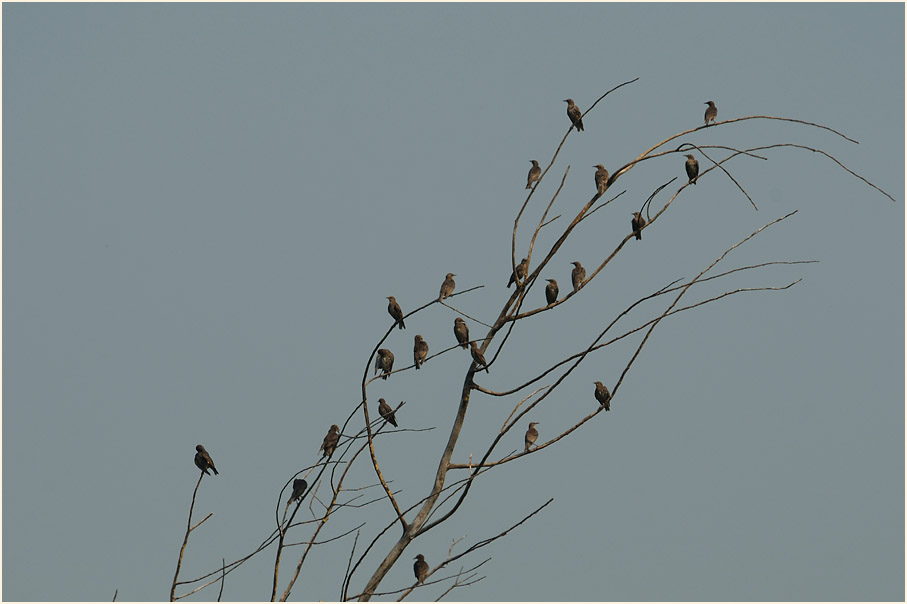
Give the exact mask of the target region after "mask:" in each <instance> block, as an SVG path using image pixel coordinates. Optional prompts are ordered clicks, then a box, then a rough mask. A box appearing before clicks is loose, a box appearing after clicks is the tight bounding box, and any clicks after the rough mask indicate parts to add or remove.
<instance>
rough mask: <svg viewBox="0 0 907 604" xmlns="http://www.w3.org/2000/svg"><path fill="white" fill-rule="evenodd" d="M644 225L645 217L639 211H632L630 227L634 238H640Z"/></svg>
mask: <svg viewBox="0 0 907 604" xmlns="http://www.w3.org/2000/svg"><path fill="white" fill-rule="evenodd" d="M644 226H646V219H645V218H643V216H642V214H640V213H639V212H633V218H631V219H630V227H632V228H633V234H634V235H636V239H642V227H644Z"/></svg>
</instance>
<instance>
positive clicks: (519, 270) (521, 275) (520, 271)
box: [507, 258, 529, 287]
mask: <svg viewBox="0 0 907 604" xmlns="http://www.w3.org/2000/svg"><path fill="white" fill-rule="evenodd" d="M528 270H529V259H528V258H523V259H522V260H520V263H519V264H517V265H516V270H515V271H514V272H512V273H510V281H508V282H507V287H510V286H511V285H513V284H514V283H517V279H519V280H520V281H522V280H523V279H525V278H526V272H527V271H528ZM517 285H520V283H517Z"/></svg>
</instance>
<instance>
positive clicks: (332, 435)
mask: <svg viewBox="0 0 907 604" xmlns="http://www.w3.org/2000/svg"><path fill="white" fill-rule="evenodd" d="M339 440H340V426H338V425H337V424H333V425H332V426H331V428H330V429H329V430H328V433H327V435H326V436H325V437H324V440H323V441H321V446H320V447H318V450H319V451H323V453H322V454H321V458H322V459H324V458H325V457H327V458H328V459H330V458H331V455H333V454H334V449H336V448H337V441H339Z"/></svg>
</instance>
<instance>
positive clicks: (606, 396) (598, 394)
mask: <svg viewBox="0 0 907 604" xmlns="http://www.w3.org/2000/svg"><path fill="white" fill-rule="evenodd" d="M595 400H597V401H598V404H599V405H601V406H602V407H604V408H605V411H610V410H611V393H610V392H608V387H607V386H605V385H604V384H602V383H601V382H595Z"/></svg>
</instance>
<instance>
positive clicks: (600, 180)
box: [592, 164, 608, 195]
mask: <svg viewBox="0 0 907 604" xmlns="http://www.w3.org/2000/svg"><path fill="white" fill-rule="evenodd" d="M592 167H593V168H598V170H596V171H595V188H596V189H597V190H598V194H599V195H604V194H605V191H607V190H608V171H607V170H605V167H604V166H603V165H601V164H595V165H594V166H592Z"/></svg>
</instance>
